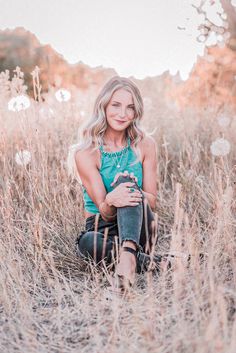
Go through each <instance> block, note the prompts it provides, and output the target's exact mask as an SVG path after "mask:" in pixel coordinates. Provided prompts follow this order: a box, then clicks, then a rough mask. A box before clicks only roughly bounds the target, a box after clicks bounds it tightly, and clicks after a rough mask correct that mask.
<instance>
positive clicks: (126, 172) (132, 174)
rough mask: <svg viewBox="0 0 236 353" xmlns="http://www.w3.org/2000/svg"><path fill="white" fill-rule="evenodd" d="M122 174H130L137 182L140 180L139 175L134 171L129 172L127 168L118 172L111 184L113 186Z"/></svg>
mask: <svg viewBox="0 0 236 353" xmlns="http://www.w3.org/2000/svg"><path fill="white" fill-rule="evenodd" d="M120 175H124V176H127V175H129V176H130V177H131V178H132V179H133V180H134V181H135V182H137V181H138V179H137V177H136V176H134V173H133V172H131V173H130V174H129V172H128V171H127V170H125V171H124V172H120V173H117V174H116V175H115V178H114V180H113V182H112V183H111V186H113V185H114V184H115V183H116V181H117V179H118V178H119V176H120Z"/></svg>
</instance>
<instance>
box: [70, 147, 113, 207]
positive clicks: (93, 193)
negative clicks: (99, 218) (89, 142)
mask: <svg viewBox="0 0 236 353" xmlns="http://www.w3.org/2000/svg"><path fill="white" fill-rule="evenodd" d="M75 163H76V167H77V170H78V173H79V175H80V178H81V181H82V184H83V186H84V187H85V189H86V191H87V193H88V195H89V197H90V198H91V200H92V201H93V202H94V203H95V205H96V206H97V208H99V205H100V204H101V203H102V202H103V201H104V199H105V197H106V194H107V192H106V189H105V186H104V184H103V180H102V177H101V175H100V173H99V170H98V168H97V166H96V162H95V158H94V156H93V155H92V153H91V152H90V151H89V150H82V151H77V152H76V154H75Z"/></svg>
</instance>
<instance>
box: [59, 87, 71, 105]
mask: <svg viewBox="0 0 236 353" xmlns="http://www.w3.org/2000/svg"><path fill="white" fill-rule="evenodd" d="M55 97H56V99H57V100H58V102H67V101H69V100H70V98H71V93H70V92H69V91H68V90H66V89H64V88H61V89H59V90H58V91H56V92H55Z"/></svg>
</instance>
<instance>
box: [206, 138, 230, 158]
mask: <svg viewBox="0 0 236 353" xmlns="http://www.w3.org/2000/svg"><path fill="white" fill-rule="evenodd" d="M210 149H211V153H212V154H213V155H214V156H226V155H227V154H228V153H229V152H230V143H229V141H227V140H226V139H223V138H219V139H217V140H215V141H214V142H212V144H211V147H210Z"/></svg>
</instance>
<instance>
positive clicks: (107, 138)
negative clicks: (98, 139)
mask: <svg viewBox="0 0 236 353" xmlns="http://www.w3.org/2000/svg"><path fill="white" fill-rule="evenodd" d="M103 141H104V144H105V145H110V146H113V147H123V146H124V145H126V144H127V136H126V133H122V135H121V134H119V135H116V134H112V133H105V134H104V136H103Z"/></svg>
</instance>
